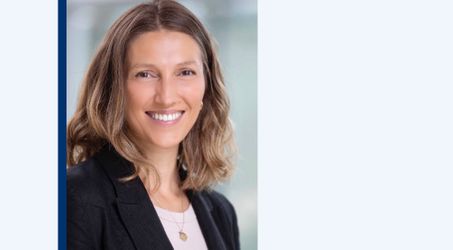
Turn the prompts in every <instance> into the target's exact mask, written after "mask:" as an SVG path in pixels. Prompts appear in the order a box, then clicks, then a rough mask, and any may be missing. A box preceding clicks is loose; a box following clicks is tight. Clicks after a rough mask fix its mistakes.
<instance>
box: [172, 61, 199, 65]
mask: <svg viewBox="0 0 453 250" xmlns="http://www.w3.org/2000/svg"><path fill="white" fill-rule="evenodd" d="M191 64H196V65H198V62H197V61H195V60H190V61H185V62H182V63H178V64H177V66H187V65H191Z"/></svg>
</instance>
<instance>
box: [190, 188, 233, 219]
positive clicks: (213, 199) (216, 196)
mask: <svg viewBox="0 0 453 250" xmlns="http://www.w3.org/2000/svg"><path fill="white" fill-rule="evenodd" d="M199 195H200V196H201V197H203V198H204V199H205V200H207V201H208V206H211V207H212V208H213V210H214V211H217V212H220V213H222V214H224V215H226V216H227V217H229V219H230V220H232V221H235V220H236V211H235V209H234V206H233V204H232V203H231V202H230V201H229V200H228V198H227V197H225V195H223V194H222V193H220V192H218V191H215V190H204V191H201V192H199Z"/></svg>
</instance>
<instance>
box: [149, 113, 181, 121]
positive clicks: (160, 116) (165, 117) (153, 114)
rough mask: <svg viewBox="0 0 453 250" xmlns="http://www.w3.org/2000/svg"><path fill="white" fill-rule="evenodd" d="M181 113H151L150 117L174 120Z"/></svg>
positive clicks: (160, 119)
mask: <svg viewBox="0 0 453 250" xmlns="http://www.w3.org/2000/svg"><path fill="white" fill-rule="evenodd" d="M181 115H182V112H176V113H173V114H158V113H152V114H151V118H153V119H154V120H159V121H164V122H167V121H174V120H176V119H178V118H179V117H180V116H181Z"/></svg>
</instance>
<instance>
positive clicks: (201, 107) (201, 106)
mask: <svg viewBox="0 0 453 250" xmlns="http://www.w3.org/2000/svg"><path fill="white" fill-rule="evenodd" d="M202 109H203V101H201V105H200V110H202Z"/></svg>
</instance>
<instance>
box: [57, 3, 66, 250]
mask: <svg viewBox="0 0 453 250" xmlns="http://www.w3.org/2000/svg"><path fill="white" fill-rule="evenodd" d="M58 249H60V250H63V249H66V0H58Z"/></svg>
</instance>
